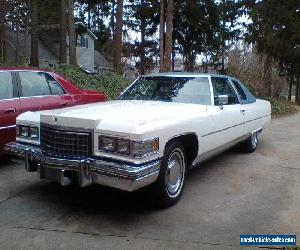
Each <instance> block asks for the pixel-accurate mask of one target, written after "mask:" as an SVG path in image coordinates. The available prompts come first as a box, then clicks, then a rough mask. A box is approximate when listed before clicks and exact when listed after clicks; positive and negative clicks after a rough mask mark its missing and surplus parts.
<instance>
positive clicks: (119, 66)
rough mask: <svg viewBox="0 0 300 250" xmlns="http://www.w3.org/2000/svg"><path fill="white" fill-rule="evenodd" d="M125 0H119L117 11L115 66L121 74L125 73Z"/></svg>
mask: <svg viewBox="0 0 300 250" xmlns="http://www.w3.org/2000/svg"><path fill="white" fill-rule="evenodd" d="M123 5H124V2H123V0H117V13H116V31H115V39H114V44H115V51H114V68H115V71H116V72H117V73H119V74H123V68H122V32H123Z"/></svg>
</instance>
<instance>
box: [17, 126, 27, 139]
mask: <svg viewBox="0 0 300 250" xmlns="http://www.w3.org/2000/svg"><path fill="white" fill-rule="evenodd" d="M19 136H20V137H24V138H28V136H29V127H27V126H20V127H19Z"/></svg>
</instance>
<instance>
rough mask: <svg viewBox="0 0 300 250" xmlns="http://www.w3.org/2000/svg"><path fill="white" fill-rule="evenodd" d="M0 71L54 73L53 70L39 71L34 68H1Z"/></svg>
mask: <svg viewBox="0 0 300 250" xmlns="http://www.w3.org/2000/svg"><path fill="white" fill-rule="evenodd" d="M0 71H33V72H40V71H42V72H48V73H53V71H52V70H51V69H39V68H34V67H0Z"/></svg>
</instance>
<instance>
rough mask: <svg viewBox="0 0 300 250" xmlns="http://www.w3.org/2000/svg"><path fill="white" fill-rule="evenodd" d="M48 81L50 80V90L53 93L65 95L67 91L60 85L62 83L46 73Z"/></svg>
mask: <svg viewBox="0 0 300 250" xmlns="http://www.w3.org/2000/svg"><path fill="white" fill-rule="evenodd" d="M45 77H46V81H47V82H48V84H49V86H50V90H51V93H52V95H64V94H65V91H64V90H63V88H62V87H61V86H60V84H59V83H58V82H57V81H56V80H55V79H54V78H53V77H52V76H50V75H49V74H45Z"/></svg>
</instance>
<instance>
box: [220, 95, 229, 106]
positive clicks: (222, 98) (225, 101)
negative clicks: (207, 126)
mask: <svg viewBox="0 0 300 250" xmlns="http://www.w3.org/2000/svg"><path fill="white" fill-rule="evenodd" d="M228 99H229V98H228V95H219V96H218V103H219V105H220V106H223V105H227V104H228V103H229V101H228Z"/></svg>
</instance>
